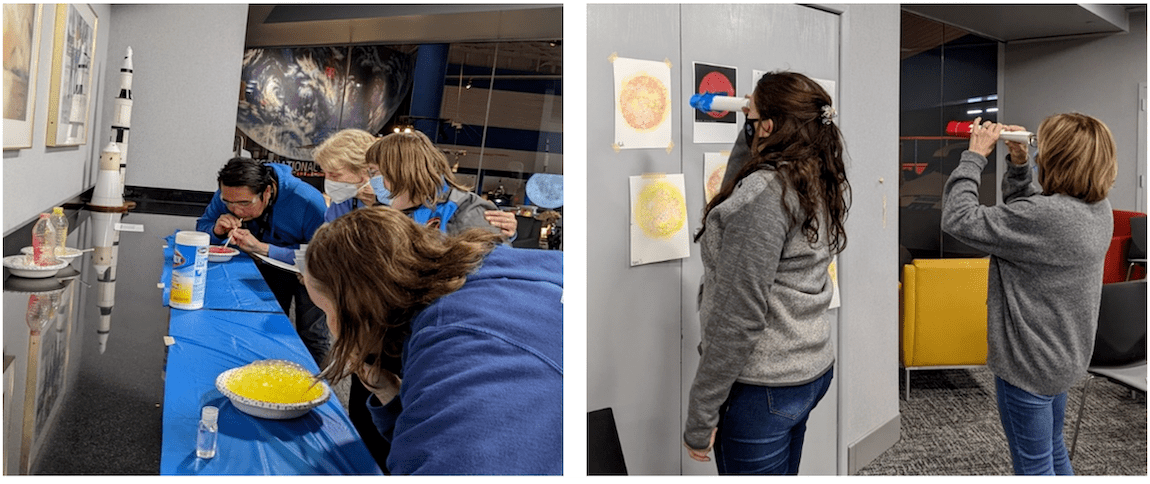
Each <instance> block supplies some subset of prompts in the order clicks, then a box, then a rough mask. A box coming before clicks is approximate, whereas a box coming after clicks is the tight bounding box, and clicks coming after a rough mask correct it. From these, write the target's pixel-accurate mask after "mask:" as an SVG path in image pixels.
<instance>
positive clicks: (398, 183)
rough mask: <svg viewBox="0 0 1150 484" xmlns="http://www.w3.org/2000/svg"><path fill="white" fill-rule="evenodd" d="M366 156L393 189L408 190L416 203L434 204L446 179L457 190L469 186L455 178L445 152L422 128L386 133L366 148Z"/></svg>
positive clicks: (403, 192) (408, 196)
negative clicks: (437, 146)
mask: <svg viewBox="0 0 1150 484" xmlns="http://www.w3.org/2000/svg"><path fill="white" fill-rule="evenodd" d="M365 158H366V159H367V163H368V164H369V165H375V166H376V167H378V168H379V173H380V174H381V175H383V179H384V180H387V181H388V183H389V184H390V185H391V192H392V193H394V194H396V195H402V194H405V195H407V198H408V199H409V200H411V202H412V203H415V204H417V205H423V206H425V207H428V208H435V204H436V202H437V201H438V199H439V194H440V192H441V191H442V189H443V184H444V183H447V185H449V186H451V187H454V188H456V189H458V190H462V191H468V190H469V187H467V186H465V185H463V184H460V183H459V182H458V181H456V179H455V174H454V173H453V172H452V171H451V165H450V164H449V163H448V162H447V157H446V156H444V155H443V152H441V151H439V149H438V148H436V147H435V145H434V144H432V143H431V140H430V139H428V137H427V135H425V134H423V133H421V132H419V131H411V132H402V133H392V134H389V135H387V136H384V137H382V138H380V139H379V140H378V141H376V142H375V144H373V145H371V148H368V149H367V154H366V155H365Z"/></svg>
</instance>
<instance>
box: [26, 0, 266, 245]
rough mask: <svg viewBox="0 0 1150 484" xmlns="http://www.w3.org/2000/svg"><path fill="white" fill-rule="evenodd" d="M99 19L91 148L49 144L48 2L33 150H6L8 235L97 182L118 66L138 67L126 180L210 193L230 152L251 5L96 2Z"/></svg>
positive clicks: (50, 11)
mask: <svg viewBox="0 0 1150 484" xmlns="http://www.w3.org/2000/svg"><path fill="white" fill-rule="evenodd" d="M92 7H93V8H94V10H95V12H96V15H97V18H98V25H97V33H96V57H95V61H94V62H93V65H94V67H93V69H92V74H93V90H92V91H91V92H93V93H95V94H94V95H93V96H92V97H91V102H90V107H89V109H91V110H92V111H91V114H90V119H91V121H90V122H91V124H92V126H91V127H90V128H89V129H88V133H87V134H88V142H87V143H85V144H84V145H81V146H78V147H67V148H46V147H45V146H44V140H45V126H44V125H45V123H46V120H47V110H48V94H47V93H48V84H49V78H50V73H51V60H52V39H53V36H52V26H53V23H52V21H51V19H52V18H54V17H53V15H54V10H55V9H54V5H53V4H45V5H44V18H45V22H44V24H43V25H44V27H43V28H44V31H43V34H42V36H41V39H40V56H39V59H40V65H39V73H38V75H37V79H36V85H37V87H36V111H35V112H36V114H35V129H34V131H33V139H32V147H31V148H28V149H23V150H6V151H4V192H3V199H4V233H5V235H7V234H8V233H10V232H11V231H12V230H14V229H16V228H18V227H20V226H23V225H24V224H25V223H27V222H28V221H30V220H32V219H33V218H35V217H36V215H37V214H38V213H40V212H41V211H45V210H48V209H50V208H51V207H52V206H53V205H56V204H59V203H61V202H63V201H65V200H69V199H72V198H74V197H75V196H76V195H79V194H81V193H83V192H84V191H85V190H88V189H89V188H91V187H92V186H93V185H94V184H95V173H96V170H97V169H98V162H99V156H100V150H102V149H103V147H104V145H106V144H107V142H108V141H109V140H110V139H111V136H112V131H111V128H110V125H111V120H112V113H111V109H110V106H111V102H112V100H113V99H114V98H115V97H116V94H117V93H118V92H119V88H120V81H119V72H120V63H121V59H122V58H123V55H124V49H125V47H127V46H131V47H132V50H133V60H134V63H135V74H134V79H133V85H132V94H133V97H134V103H133V107H132V129H131V137H130V138H129V147H128V150H129V154H128V169H127V172H126V184H127V185H137V186H146V187H156V188H176V189H186V190H200V191H214V190H215V189H216V181H215V180H216V171H218V170H219V168H220V167H221V166H223V164H224V162H226V161H227V159H228V158H229V157H230V156H231V150H232V138H233V135H234V133H235V119H236V109H237V105H238V102H237V100H238V98H239V80H240V67H241V61H242V56H243V48H244V35H245V32H246V30H247V5H246V4H239V5H104V4H92Z"/></svg>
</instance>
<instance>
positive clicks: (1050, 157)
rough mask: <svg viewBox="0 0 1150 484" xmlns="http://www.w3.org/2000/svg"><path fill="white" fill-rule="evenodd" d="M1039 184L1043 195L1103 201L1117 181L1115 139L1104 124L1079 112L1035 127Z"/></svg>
mask: <svg viewBox="0 0 1150 484" xmlns="http://www.w3.org/2000/svg"><path fill="white" fill-rule="evenodd" d="M1038 144H1039V149H1038V155H1037V156H1036V157H1035V159H1034V162H1035V164H1037V165H1038V184H1039V185H1041V186H1042V190H1043V191H1042V193H1043V194H1045V195H1054V194H1062V195H1067V196H1071V197H1074V198H1078V199H1081V200H1082V201H1084V202H1086V203H1095V202H1100V201H1102V200H1104V199H1105V198H1106V196H1107V194H1109V193H1110V189H1111V188H1113V187H1114V182H1115V180H1117V178H1118V155H1117V148H1116V147H1115V145H1114V136H1113V135H1112V134H1111V133H1110V128H1108V127H1107V126H1106V124H1105V123H1103V122H1102V121H1099V120H1098V119H1096V118H1093V117H1091V116H1087V115H1085V114H1079V113H1064V114H1056V115H1054V116H1050V117H1048V118H1046V119H1045V120H1043V121H1042V124H1041V125H1040V126H1039V127H1038Z"/></svg>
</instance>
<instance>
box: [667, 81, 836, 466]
mask: <svg viewBox="0 0 1150 484" xmlns="http://www.w3.org/2000/svg"><path fill="white" fill-rule="evenodd" d="M751 100H752V102H751V105H750V106H749V107H748V108H747V109H745V111H744V112H745V113H746V115H747V121H746V125H745V129H744V133H743V137H742V139H740V140H739V141H738V142H740V143H746V145H747V148H748V149H747V152H748V153H749V158H750V159H749V160H746V161H745V162H743V163H736V166H737V167H736V168H734V169H731V168H728V173H734V177H733V178H731V179H729V180H724V183H723V188H722V189H721V190H720V191H719V193H718V194H717V195H716V196H715V198H714V199H712V200H711V202H710V203H708V204H707V206H706V208H705V210H704V216H703V219H704V221H703V227H702V228H701V229H700V231H699V233H698V234H697V235H696V237H695V240H696V241H697V242H699V244H700V246H701V253H702V259H703V283H702V287H701V288H700V292H699V322H700V325H701V326H702V342H701V343H700V345H699V350H700V354H701V358H700V360H699V367H698V370H697V372H696V374H695V380H694V382H693V384H692V385H691V391H690V401H689V403H688V409H687V422H686V429H685V431H684V432H683V440H684V444H685V446H686V447H687V450H688V453H689V454H690V456H691V458H693V459H695V460H698V461H704V462H705V461H709V460H710V458H709V457H708V456H707V454H708V453H709V452H710V450H711V448H712V446H713V447H714V449H715V459H716V464H717V466H718V470H719V473H720V474H797V473H798V466H799V458H800V456H801V454H802V443H803V436H804V434H805V432H806V421H807V418H808V415H809V414H810V411H811V410H812V409H813V408H814V406H815V405H816V404H817V403H818V401H819V400H820V399H822V397H823V395H825V394H826V391H827V388H829V386H830V382H831V378H832V374H833V371H832V367H833V366H834V348H833V347H832V344H831V341H830V323H831V321H830V317H829V315H828V314H827V309H828V307H829V305H830V301H831V296H832V292H831V291H832V285H831V281H830V277H829V274H828V271H827V269H828V266H829V264H830V262H831V258H832V257H833V256H834V254H836V253H838V252H841V251H842V249H843V248H844V247H845V246H846V241H847V239H846V232H845V230H844V228H843V222H844V220H845V218H846V214H847V210H848V208H849V205H850V202H849V190H850V186H849V184H848V182H847V179H846V173H845V166H844V163H843V142H842V135H841V133H840V132H839V129H838V127H837V126H836V125H835V123H834V108H833V107H832V106H831V97H830V95H829V94H828V93H827V92H826V91H825V90H824V89H823V88H822V87H821V86H819V85H818V83H816V82H814V81H813V80H811V79H810V78H808V77H807V76H805V75H802V74H799V73H794V72H773V73H768V74H766V75H764V76H763V77H762V78H761V79H759V81H758V83H757V85H756V86H755V91H754V94H753V95H752V96H751Z"/></svg>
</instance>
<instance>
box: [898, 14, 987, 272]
mask: <svg viewBox="0 0 1150 484" xmlns="http://www.w3.org/2000/svg"><path fill="white" fill-rule="evenodd" d="M902 23H903V26H902V31H903V32H902V55H901V58H902V60H901V73H900V82H901V84H900V91H901V99H900V120H899V166H900V171H899V173H900V176H899V246H900V252H901V253H902V259H903V263H905V262H907V261H908V260H907V259H909V258H950V257H982V256H985V254H983V253H980V252H978V251H976V250H974V249H973V248H971V247H969V246H967V245H966V244H963V243H961V242H959V241H958V240H956V239H954V238H953V237H951V236H950V235H948V234H946V233H944V232H943V231H942V228H941V219H942V189H943V184H944V183H945V182H946V179H947V178H948V177H949V176H950V173H951V172H952V171H953V170H954V169H955V167H957V166H958V161H959V158H960V156H961V155H962V152H963V151H964V150H965V149H966V148H967V146H968V142H967V140H966V139H963V138H958V137H955V136H949V135H947V133H946V125H947V123H948V122H950V121H970V120H973V119H975V118H976V117H978V116H981V117H982V118H983V119H984V120H985V119H989V120H992V121H997V115H998V108H997V106H998V94H997V85H998V81H997V79H998V43H997V42H995V41H993V40H989V39H986V38H983V37H980V36H978V35H974V34H971V33H970V32H967V31H965V30H962V29H959V28H956V27H952V26H949V25H945V24H942V23H939V22H935V21H933V20H929V19H926V18H923V17H919V16H917V15H914V14H911V13H909V12H905V11H904V12H902ZM995 170H996V162H995V160H994V157H993V156H992V157H991V160H990V163H989V164H988V165H987V167H986V169H985V170H983V180H982V185H981V188H980V191H979V199H980V201H981V202H982V203H983V204H984V205H993V204H995V202H996V201H995V193H996V181H995Z"/></svg>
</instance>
